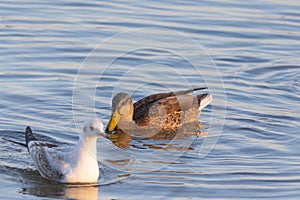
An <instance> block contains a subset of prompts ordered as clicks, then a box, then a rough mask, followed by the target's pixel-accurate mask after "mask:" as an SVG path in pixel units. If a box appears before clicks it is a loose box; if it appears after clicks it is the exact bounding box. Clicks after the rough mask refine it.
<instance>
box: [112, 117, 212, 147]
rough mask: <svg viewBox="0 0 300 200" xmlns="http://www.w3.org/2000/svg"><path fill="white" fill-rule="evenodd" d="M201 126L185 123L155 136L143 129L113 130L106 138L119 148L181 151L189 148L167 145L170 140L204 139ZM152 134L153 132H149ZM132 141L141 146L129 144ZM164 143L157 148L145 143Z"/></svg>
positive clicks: (198, 123)
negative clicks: (137, 142) (137, 141)
mask: <svg viewBox="0 0 300 200" xmlns="http://www.w3.org/2000/svg"><path fill="white" fill-rule="evenodd" d="M202 128H203V124H201V123H200V121H196V122H192V123H186V124H184V125H182V126H181V127H180V128H174V129H162V130H160V131H158V132H155V134H147V129H143V131H136V130H126V131H123V130H121V129H117V130H115V131H114V132H113V133H110V134H108V138H109V139H110V140H111V141H112V143H113V144H114V145H116V146H118V147H120V148H129V147H133V148H143V147H148V148H156V149H161V150H163V149H165V150H167V149H172V148H173V149H178V150H179V149H181V150H187V149H189V148H191V147H190V146H189V145H188V146H187V147H176V146H174V145H171V144H169V143H170V142H168V141H171V140H179V141H180V140H190V139H191V138H194V137H198V138H199V137H204V136H205V133H206V132H205V130H203V129H202ZM149 132H150V133H153V131H151V130H150V131H149ZM133 133H134V134H133ZM132 140H135V141H136V140H139V141H142V145H139V146H137V145H134V144H130V142H131V141H132ZM159 140H160V141H166V144H165V146H164V145H163V143H160V144H159V145H158V146H156V145H151V144H148V143H147V141H150V142H151V141H159Z"/></svg>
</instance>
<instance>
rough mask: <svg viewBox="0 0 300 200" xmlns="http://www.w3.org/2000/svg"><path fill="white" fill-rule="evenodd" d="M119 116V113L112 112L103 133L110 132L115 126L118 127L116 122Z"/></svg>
mask: <svg viewBox="0 0 300 200" xmlns="http://www.w3.org/2000/svg"><path fill="white" fill-rule="evenodd" d="M120 117H121V116H120V114H119V112H118V111H117V110H116V111H114V112H113V114H112V115H111V118H110V120H109V122H108V124H107V126H106V129H105V132H112V131H113V130H114V129H115V128H116V126H117V125H118V122H119V120H120Z"/></svg>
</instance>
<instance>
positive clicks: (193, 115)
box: [106, 87, 212, 134]
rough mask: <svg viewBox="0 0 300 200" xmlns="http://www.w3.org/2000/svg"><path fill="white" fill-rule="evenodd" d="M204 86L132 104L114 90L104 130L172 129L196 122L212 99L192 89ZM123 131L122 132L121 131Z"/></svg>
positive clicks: (162, 94)
mask: <svg viewBox="0 0 300 200" xmlns="http://www.w3.org/2000/svg"><path fill="white" fill-rule="evenodd" d="M204 89H207V88H205V87H204V88H195V89H190V90H184V91H178V92H169V93H158V94H153V95H150V96H148V97H145V98H143V99H141V100H139V101H137V102H135V103H133V102H132V99H131V97H130V96H129V95H128V94H126V93H123V92H121V93H118V94H116V95H115V96H114V98H113V100H112V114H111V118H110V121H109V123H108V124H107V127H106V132H107V133H111V132H113V131H114V130H117V129H121V130H123V131H125V130H137V132H140V134H143V131H145V130H149V129H155V131H157V130H163V129H176V128H179V127H181V126H182V125H183V124H185V123H189V122H196V121H197V122H198V116H199V115H200V112H201V109H203V108H204V107H206V106H207V105H208V104H209V103H210V102H211V100H212V96H211V95H210V94H209V93H204V94H199V95H195V96H193V92H194V91H198V90H204ZM125 132H126V131H125Z"/></svg>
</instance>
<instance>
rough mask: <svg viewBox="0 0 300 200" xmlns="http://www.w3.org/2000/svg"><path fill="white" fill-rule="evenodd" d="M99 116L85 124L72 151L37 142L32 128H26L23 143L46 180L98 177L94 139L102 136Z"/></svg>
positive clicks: (94, 179) (82, 180)
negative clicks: (24, 142) (24, 141)
mask: <svg viewBox="0 0 300 200" xmlns="http://www.w3.org/2000/svg"><path fill="white" fill-rule="evenodd" d="M104 135H105V134H104V131H103V124H102V122H101V121H100V120H99V119H93V120H91V121H88V122H86V123H85V125H84V128H83V134H82V135H81V137H80V139H79V141H78V143H77V144H76V145H75V146H74V148H73V149H71V150H64V149H61V148H59V147H58V146H57V145H55V144H51V143H48V142H43V141H39V140H37V139H36V137H35V136H34V135H33V133H32V131H31V128H30V127H29V126H28V127H27V128H26V133H25V136H26V146H27V149H28V152H29V154H30V157H31V158H32V161H33V163H34V165H35V167H36V168H37V170H38V171H39V172H40V174H41V175H42V176H43V177H44V178H47V179H49V180H53V181H57V182H64V183H93V182H97V180H98V177H99V167H98V161H97V148H96V142H97V137H98V136H104Z"/></svg>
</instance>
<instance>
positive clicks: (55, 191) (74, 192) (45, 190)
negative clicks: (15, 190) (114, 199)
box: [22, 184, 99, 200]
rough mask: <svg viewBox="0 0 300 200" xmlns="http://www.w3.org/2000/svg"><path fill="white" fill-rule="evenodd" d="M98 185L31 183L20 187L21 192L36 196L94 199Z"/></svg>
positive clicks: (96, 196) (79, 199)
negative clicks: (28, 185)
mask: <svg viewBox="0 0 300 200" xmlns="http://www.w3.org/2000/svg"><path fill="white" fill-rule="evenodd" d="M98 191H99V187H98V186H97V185H96V186H66V185H55V184H51V185H50V184H49V185H44V186H42V185H40V184H36V185H31V186H30V187H26V188H23V189H22V193H23V194H29V195H34V196H38V197H52V198H61V197H63V198H66V199H76V200H83V199H89V200H95V199H98V195H99V194H98Z"/></svg>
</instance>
